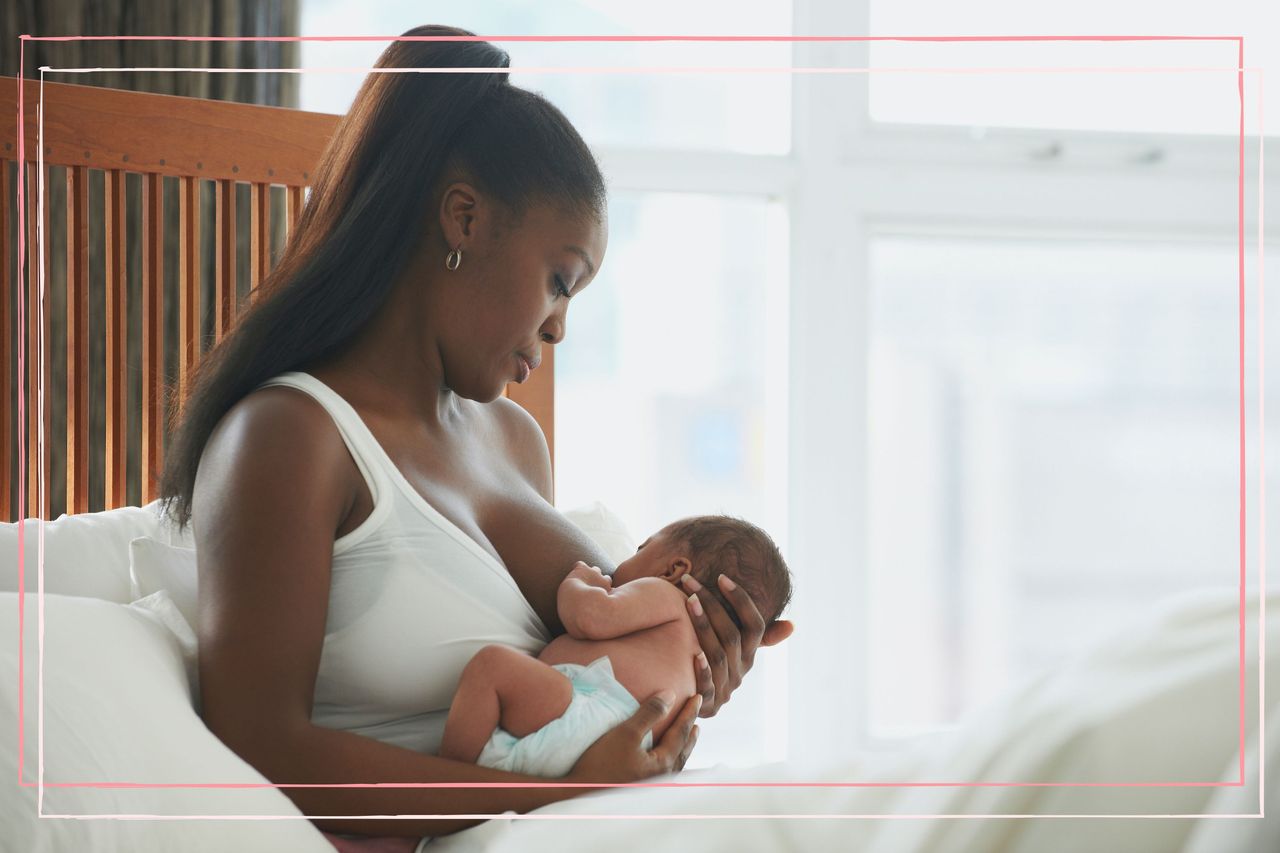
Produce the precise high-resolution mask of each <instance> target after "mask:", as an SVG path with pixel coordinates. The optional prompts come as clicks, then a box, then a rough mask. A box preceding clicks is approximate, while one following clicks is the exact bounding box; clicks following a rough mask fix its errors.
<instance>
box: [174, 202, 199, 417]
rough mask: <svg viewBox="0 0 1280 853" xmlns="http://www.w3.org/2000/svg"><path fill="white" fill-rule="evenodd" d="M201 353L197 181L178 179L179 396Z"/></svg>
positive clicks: (179, 397)
mask: <svg viewBox="0 0 1280 853" xmlns="http://www.w3.org/2000/svg"><path fill="white" fill-rule="evenodd" d="M199 356H200V184H199V181H198V180H197V179H196V178H194V177H186V178H181V179H179V181H178V399H180V400H185V399H186V398H187V374H188V373H189V372H190V371H191V368H192V366H193V365H194V364H195V363H196V359H197V358H199Z"/></svg>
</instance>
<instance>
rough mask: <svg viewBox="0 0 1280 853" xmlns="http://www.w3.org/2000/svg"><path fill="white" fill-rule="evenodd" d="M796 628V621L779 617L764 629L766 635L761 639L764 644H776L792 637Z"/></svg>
mask: <svg viewBox="0 0 1280 853" xmlns="http://www.w3.org/2000/svg"><path fill="white" fill-rule="evenodd" d="M795 630H796V626H795V623H793V622H792V621H791V620H789V619H777V620H774V621H773V622H770V623H769V627H767V628H765V629H764V637H762V638H761V639H760V645H762V646H776V645H778V643H781V642H782V641H783V640H785V639H787V637H790V636H791V635H792V634H793V633H794V632H795Z"/></svg>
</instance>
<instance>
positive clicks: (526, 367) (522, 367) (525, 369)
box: [516, 355, 533, 382]
mask: <svg viewBox="0 0 1280 853" xmlns="http://www.w3.org/2000/svg"><path fill="white" fill-rule="evenodd" d="M516 363H517V364H518V365H519V366H518V367H517V369H516V381H517V382H524V381H525V380H526V379H528V378H529V374H530V373H532V372H533V367H532V366H531V365H530V364H529V362H527V361H525V358H524V356H522V355H518V356H516Z"/></svg>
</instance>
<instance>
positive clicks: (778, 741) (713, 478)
mask: <svg viewBox="0 0 1280 853" xmlns="http://www.w3.org/2000/svg"><path fill="white" fill-rule="evenodd" d="M609 211H610V213H609V226H610V227H609V231H610V233H609V248H608V252H607V255H606V260H605V261H604V265H603V266H602V268H601V271H600V273H599V275H598V276H597V278H596V280H595V281H594V282H592V284H591V285H590V286H589V287H588V288H587V289H586V290H585V291H583V292H582V294H581V295H580V296H575V297H574V301H573V303H572V305H571V307H570V310H569V321H568V334H567V337H566V340H565V341H564V342H563V343H561V344H560V345H558V346H557V350H556V401H555V406H556V430H555V442H556V447H555V450H556V503H557V504H558V505H559V506H560V507H562V508H568V507H572V506H575V505H580V504H582V503H587V502H590V501H593V500H599V501H601V502H602V503H604V504H605V505H606V506H608V507H610V508H611V509H613V510H614V511H615V512H617V513H619V514H620V515H621V516H622V517H623V518H624V519H625V520H626V522H627V524H628V526H629V528H630V529H631V531H632V533H633V534H634V535H635V537H636V541H637V542H640V541H643V539H644V538H645V537H647V536H648V535H649V534H650V533H652V532H654V531H655V530H657V529H659V528H660V527H662V526H664V525H666V524H668V523H670V522H671V521H674V520H675V519H677V518H682V517H684V516H689V515H703V514H710V513H727V514H730V515H736V516H740V517H743V518H746V519H747V520H749V521H751V522H752V523H754V524H758V525H759V526H761V527H763V528H764V529H765V530H767V531H768V532H769V533H770V535H771V536H772V537H773V538H774V540H775V541H776V542H777V543H778V545H779V547H780V548H781V549H782V551H783V553H784V555H785V554H786V553H787V532H786V475H787V472H786V411H787V391H786V385H787V382H786V358H785V353H786V352H787V304H788V300H787V271H786V270H787V263H786V257H787V242H788V241H787V220H786V214H785V208H784V207H783V205H781V204H780V203H777V202H769V201H764V200H756V199H750V198H746V197H717V196H701V195H687V194H674V193H672V194H667V193H627V192H617V193H615V194H614V195H613V196H612V198H611V200H610V208H609ZM693 223H696V227H694V226H693ZM695 234H696V238H695V237H694V236H692V235H695ZM792 569H793V571H794V570H795V567H794V566H793V567H792ZM803 582H804V579H803V577H797V585H799V584H802V583H803ZM785 659H786V649H785V644H784V646H783V647H780V648H777V649H764V650H762V651H761V652H760V654H759V655H758V657H757V659H756V660H757V663H756V667H755V668H754V669H753V670H752V672H751V674H750V675H749V676H748V677H747V679H746V680H745V681H744V683H743V686H742V688H741V689H740V690H739V691H738V692H736V693H735V694H734V696H733V701H732V702H731V703H730V704H729V705H727V706H725V708H724V710H723V711H722V712H721V713H720V714H717V715H716V717H715V719H714V721H708V722H707V724H706V725H704V726H703V731H702V733H701V734H700V736H699V740H698V748H697V751H696V752H695V753H694V756H693V759H692V760H691V763H690V765H689V766H691V767H692V766H695V765H696V766H708V765H712V764H716V763H725V764H732V765H747V764H754V763H759V762H764V761H776V760H781V759H782V758H783V757H785V749H786V740H785V738H786V735H785V731H786V716H785V714H786V699H785V697H786V695H787V690H786V683H785V682H786V669H785V662H786V660H785Z"/></svg>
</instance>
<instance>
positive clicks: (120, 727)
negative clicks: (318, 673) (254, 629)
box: [0, 592, 333, 853]
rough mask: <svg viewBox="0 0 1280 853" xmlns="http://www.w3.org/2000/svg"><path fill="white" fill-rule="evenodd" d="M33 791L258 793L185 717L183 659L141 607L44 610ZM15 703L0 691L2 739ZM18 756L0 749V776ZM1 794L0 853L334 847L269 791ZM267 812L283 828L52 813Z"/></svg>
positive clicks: (14, 670)
mask: <svg viewBox="0 0 1280 853" xmlns="http://www.w3.org/2000/svg"><path fill="white" fill-rule="evenodd" d="M17 614H18V596H17V595H15V594H14V593H8V592H6V593H0V634H3V635H4V636H6V637H10V638H12V637H13V635H14V633H15V632H16V631H17ZM44 622H45V636H44V675H43V681H44V722H43V737H44V781H45V782H46V783H52V782H143V783H164V782H168V783H179V782H180V783H228V782H229V783H240V784H266V783H267V780H266V779H265V778H264V777H263V776H262V775H261V774H260V773H258V771H256V770H255V769H254V768H253V767H252V766H251V765H249V764H248V763H247V762H245V761H244V760H243V759H241V758H240V757H239V756H237V755H236V754H235V753H234V752H232V751H231V750H230V749H228V748H227V747H226V746H224V745H223V744H222V742H221V741H220V740H218V738H217V737H216V736H215V735H214V734H213V733H212V732H210V731H209V730H208V729H207V728H206V727H205V725H204V723H203V722H202V721H201V719H200V717H199V716H197V714H196V713H195V711H194V710H193V709H192V706H191V696H190V694H189V693H188V690H187V679H186V676H185V673H184V672H183V663H182V654H181V649H180V647H179V645H178V642H177V640H176V638H175V637H174V635H173V634H172V633H171V631H170V630H167V629H166V628H165V627H163V626H162V625H161V624H159V623H158V622H157V621H155V620H154V619H153V616H152V615H151V613H150V612H149V611H147V610H143V609H141V608H134V607H128V606H122V605H119V604H113V603H111V602H106V601H101V600H97V599H90V598H77V597H71V596H61V595H46V596H45V599H44ZM38 624H39V623H38V619H37V607H36V595H35V594H34V593H31V594H28V595H27V596H26V601H25V603H24V626H23V631H24V641H23V656H24V659H25V660H24V672H23V679H24V720H23V723H24V752H25V759H24V764H23V768H22V776H23V780H24V781H29V782H32V783H34V782H35V781H36V778H37V777H36V774H37V766H38V765H37V761H38V758H39V756H38V753H37V748H38V744H39V740H38V732H39V730H40V723H39V722H38V716H37V715H38V707H37V698H38V697H37V677H38V666H39V660H38V651H39V647H38V643H37V628H38ZM17 680H18V653H17V643H15V642H12V641H11V640H10V641H9V642H5V643H3V644H0V683H3V684H6V685H10V686H12V685H14V684H15V683H16V682H17ZM17 695H18V691H16V690H14V689H4V690H0V731H4V732H7V733H8V736H9V737H11V738H13V737H16V734H17V731H18V722H17V704H16V701H17ZM17 754H18V751H17V749H15V748H4V749H0V775H3V776H4V778H6V779H8V780H13V779H14V778H15V777H17V775H18V766H17ZM36 796H37V788H36V787H35V785H34V784H33V785H31V786H30V787H20V786H18V785H14V784H7V785H5V787H4V791H3V793H0V826H2V827H4V830H3V837H4V841H3V844H2V845H0V846H3V847H4V849H6V850H130V851H137V853H148V851H157V853H159V851H165V853H168V851H173V850H182V851H208V853H224V851H227V850H289V851H302V853H333V847H332V845H330V844H329V843H328V841H326V840H325V838H324V836H323V835H321V833H320V832H319V830H317V829H316V828H315V827H314V826H313V825H312V824H311V823H310V822H309V821H307V820H305V819H302V818H301V812H299V811H298V809H297V808H296V807H295V806H294V805H293V802H292V801H291V800H290V799H289V798H288V797H287V796H285V795H284V793H282V792H281V791H280V790H279V789H278V788H272V787H264V788H92V787H48V788H45V790H44V802H43V806H42V811H43V813H44V815H46V816H45V817H43V818H41V817H37V809H36ZM111 814H133V815H279V816H282V817H284V818H287V819H284V820H202V819H199V818H195V819H191V820H113V819H110V818H107V817H103V818H92V819H66V818H56V817H49V816H50V815H111Z"/></svg>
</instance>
